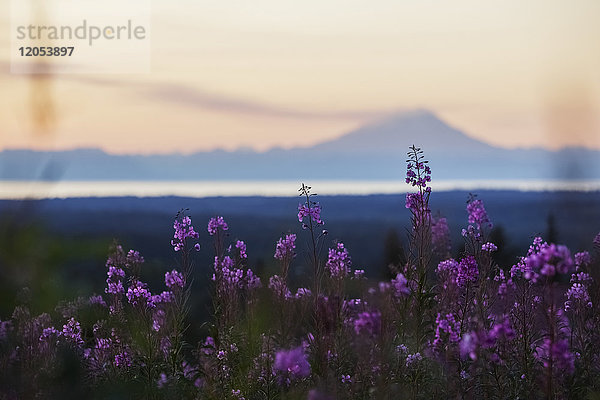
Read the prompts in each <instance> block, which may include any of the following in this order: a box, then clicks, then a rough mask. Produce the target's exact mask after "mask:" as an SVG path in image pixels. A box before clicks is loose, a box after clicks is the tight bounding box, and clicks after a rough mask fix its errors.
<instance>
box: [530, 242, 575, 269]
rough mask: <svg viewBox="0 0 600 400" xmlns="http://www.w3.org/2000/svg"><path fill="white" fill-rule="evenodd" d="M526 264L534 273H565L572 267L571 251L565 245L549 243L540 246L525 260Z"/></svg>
mask: <svg viewBox="0 0 600 400" xmlns="http://www.w3.org/2000/svg"><path fill="white" fill-rule="evenodd" d="M525 264H527V265H528V266H529V267H530V268H531V269H532V270H533V271H535V272H536V273H537V272H539V274H541V275H545V276H547V277H552V276H554V275H556V274H567V273H569V272H571V270H572V269H573V267H574V263H573V259H572V258H571V252H570V251H569V249H568V248H567V247H566V246H561V245H555V244H553V243H552V244H549V245H545V246H542V247H541V248H540V249H539V251H538V252H535V253H533V254H531V255H530V256H528V257H527V259H526V260H525Z"/></svg>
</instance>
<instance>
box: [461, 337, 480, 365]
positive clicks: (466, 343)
mask: <svg viewBox="0 0 600 400" xmlns="http://www.w3.org/2000/svg"><path fill="white" fill-rule="evenodd" d="M477 347H478V338H477V334H476V333H475V332H467V333H465V334H464V335H463V336H462V338H461V340H460V344H459V345H458V348H459V350H460V356H461V357H462V358H463V359H466V358H467V356H468V357H470V358H471V360H477Z"/></svg>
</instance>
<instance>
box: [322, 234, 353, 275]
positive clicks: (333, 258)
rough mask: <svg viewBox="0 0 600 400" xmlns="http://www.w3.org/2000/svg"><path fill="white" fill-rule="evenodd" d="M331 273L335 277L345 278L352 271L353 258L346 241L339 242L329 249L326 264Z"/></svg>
mask: <svg viewBox="0 0 600 400" xmlns="http://www.w3.org/2000/svg"><path fill="white" fill-rule="evenodd" d="M325 266H326V268H327V271H328V272H329V275H330V276H331V277H332V278H333V279H343V278H345V277H347V276H348V274H349V273H350V268H351V266H352V259H351V258H350V254H348V249H346V247H345V246H344V243H342V242H339V243H337V244H336V246H335V247H334V248H331V249H329V256H328V257H327V264H325Z"/></svg>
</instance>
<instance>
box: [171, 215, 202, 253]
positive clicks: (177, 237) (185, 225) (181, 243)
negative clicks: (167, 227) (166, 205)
mask: <svg viewBox="0 0 600 400" xmlns="http://www.w3.org/2000/svg"><path fill="white" fill-rule="evenodd" d="M173 229H174V230H175V233H173V240H171V245H172V246H173V250H175V251H181V250H183V249H184V247H185V242H186V240H187V239H198V238H199V237H200V235H199V234H198V232H196V231H195V230H194V227H193V225H192V219H191V218H190V217H188V216H187V215H184V214H183V213H182V212H181V211H180V212H178V213H177V217H176V218H175V221H174V222H173ZM194 247H195V249H196V251H198V250H199V249H200V247H199V245H198V244H197V243H196V245H194Z"/></svg>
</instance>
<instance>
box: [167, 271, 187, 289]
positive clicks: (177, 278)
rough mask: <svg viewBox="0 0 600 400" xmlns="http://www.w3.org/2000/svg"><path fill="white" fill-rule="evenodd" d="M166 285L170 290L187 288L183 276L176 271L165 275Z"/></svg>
mask: <svg viewBox="0 0 600 400" xmlns="http://www.w3.org/2000/svg"><path fill="white" fill-rule="evenodd" d="M165 285H166V286H167V287H168V288H169V289H177V288H183V287H184V286H185V279H184V277H183V274H182V273H181V272H179V271H177V270H176V269H174V270H172V271H171V272H167V273H165Z"/></svg>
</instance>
